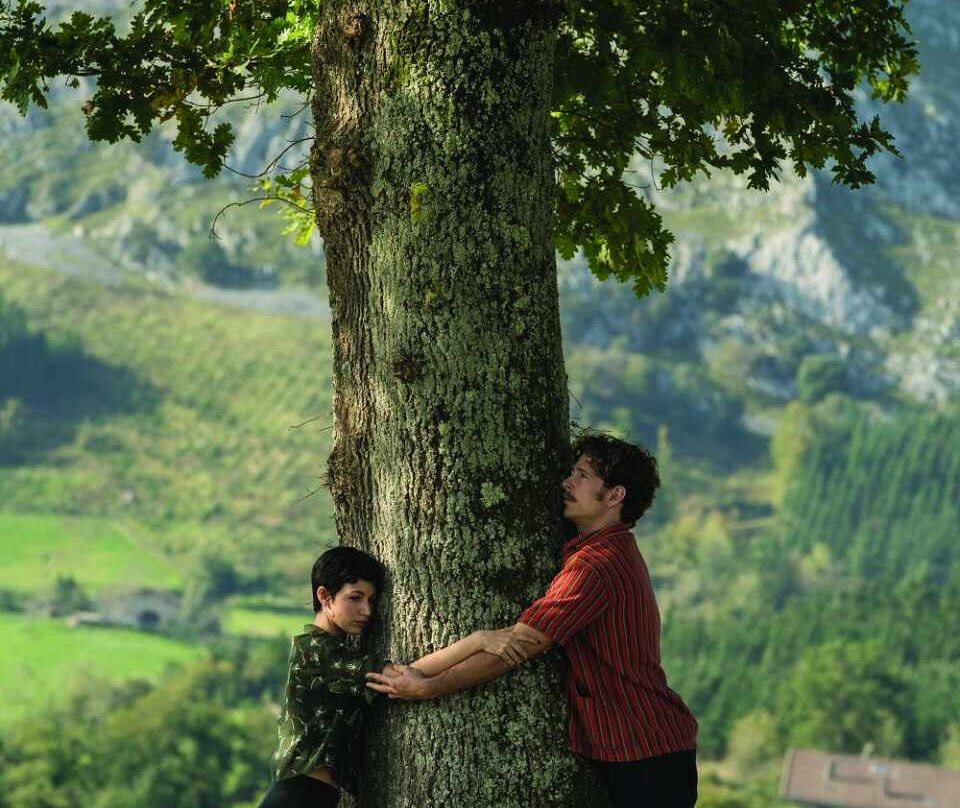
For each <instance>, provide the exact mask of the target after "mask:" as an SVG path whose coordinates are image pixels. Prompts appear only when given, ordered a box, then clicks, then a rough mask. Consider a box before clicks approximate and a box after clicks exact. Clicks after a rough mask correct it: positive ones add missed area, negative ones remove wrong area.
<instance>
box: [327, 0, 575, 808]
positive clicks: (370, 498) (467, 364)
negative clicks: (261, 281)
mask: <svg viewBox="0 0 960 808" xmlns="http://www.w3.org/2000/svg"><path fill="white" fill-rule="evenodd" d="M555 26H556V18H555V16H554V14H553V10H552V8H551V6H550V5H549V4H546V3H535V4H530V5H529V6H527V7H526V8H523V9H520V8H518V7H517V6H516V5H515V4H505V3H478V2H416V3H413V2H411V3H403V2H385V3H377V4H376V5H373V4H362V3H361V4H350V5H348V4H345V3H338V2H333V3H324V4H323V9H322V11H321V12H320V17H319V20H318V25H317V33H316V40H315V44H314V61H315V82H316V95H315V98H314V104H313V112H314V118H315V123H316V126H317V140H316V143H315V147H314V152H313V157H312V170H313V181H314V186H315V189H316V196H317V199H316V200H315V201H316V207H317V210H318V227H319V229H320V232H321V234H322V235H323V237H324V239H325V241H326V247H327V273H328V282H329V286H330V300H331V310H332V323H333V331H334V346H335V355H334V361H335V370H334V386H335V390H334V394H335V395H334V414H335V433H334V448H333V451H332V454H331V458H330V461H329V464H328V477H329V481H330V487H331V490H332V491H333V494H334V501H335V504H336V517H337V527H338V532H339V534H340V538H341V541H343V542H345V543H349V544H353V545H357V546H360V547H363V548H365V549H368V550H370V551H372V552H374V553H375V554H376V555H378V556H379V557H380V558H381V559H382V560H383V561H384V562H385V563H386V565H387V567H388V569H389V571H390V582H389V584H388V587H387V591H386V593H385V598H384V606H383V609H382V612H383V614H382V617H383V620H382V621H381V623H382V631H381V633H380V638H379V639H380V642H381V644H382V645H383V649H384V650H385V651H386V652H387V654H388V655H389V656H391V657H392V658H395V659H409V658H412V657H415V656H418V655H420V654H422V653H424V652H427V651H429V650H433V649H435V648H437V647H439V646H442V645H444V644H446V643H449V642H451V641H453V640H455V639H457V638H458V637H460V636H462V635H464V634H466V633H468V632H470V631H472V630H474V629H476V628H480V627H497V626H502V625H508V624H510V623H512V622H514V621H515V620H516V618H517V616H518V615H519V613H520V611H521V610H522V608H523V606H524V605H526V604H527V603H529V602H530V601H531V600H532V599H534V598H535V597H536V596H538V595H539V594H541V593H542V591H543V589H544V588H545V586H546V584H547V583H548V582H549V580H550V577H551V576H552V574H553V573H554V572H555V570H556V567H557V564H558V560H559V559H558V553H559V544H560V535H559V533H560V531H559V527H560V525H559V497H558V492H559V481H560V477H561V475H562V470H563V469H564V468H565V466H566V463H567V457H566V456H565V454H566V448H567V408H566V395H567V394H566V378H565V375H564V370H563V357H562V350H561V341H560V323H559V311H558V295H557V281H556V267H555V259H554V254H553V246H552V232H551V217H552V211H553V205H552V201H553V198H552V193H553V174H552V165H551V155H550V144H549V138H548V112H549V108H548V104H549V99H550V93H551V77H552V70H553V48H554V40H555V34H556V31H555ZM358 30H359V33H357V31H358ZM345 32H351V35H350V36H348V35H347V34H346V33H345ZM558 680H559V661H558V659H557V658H556V655H548V656H547V657H545V658H542V659H539V660H537V661H535V662H533V663H531V664H529V665H527V666H524V667H523V668H522V669H521V670H518V671H516V672H514V673H511V674H509V675H508V676H506V677H504V679H502V680H500V681H498V682H495V683H492V684H490V685H486V686H483V687H481V688H477V689H476V690H474V691H470V692H467V693H464V694H459V695H455V696H452V697H448V698H446V699H444V700H442V701H438V702H431V703H426V704H390V705H384V706H383V708H382V710H381V712H380V713H379V715H378V721H377V722H376V727H375V729H374V731H373V732H372V737H371V753H370V755H369V760H368V766H367V777H366V786H365V788H364V791H363V793H362V795H361V798H360V803H361V805H369V806H373V805H376V806H378V808H393V807H394V806H395V807H396V808H401V806H402V807H403V808H406V807H407V806H433V805H438V806H439V805H450V804H465V803H468V802H469V803H470V804H472V805H474V806H477V808H493V807H494V806H496V808H513V807H514V806H515V807H516V808H530V806H566V805H574V804H576V805H582V804H586V803H585V802H584V801H583V793H582V792H583V790H584V789H583V788H582V783H581V780H580V778H579V777H578V772H579V770H578V767H577V765H576V763H575V762H574V760H573V759H572V757H571V756H570V755H569V753H568V752H567V751H566V741H565V727H564V709H563V696H562V694H561V691H560V687H559V681H558Z"/></svg>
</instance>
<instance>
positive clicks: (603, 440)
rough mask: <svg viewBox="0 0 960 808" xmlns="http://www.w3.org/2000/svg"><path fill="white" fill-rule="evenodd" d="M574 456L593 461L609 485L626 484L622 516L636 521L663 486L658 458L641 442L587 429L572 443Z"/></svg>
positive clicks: (624, 486)
mask: <svg viewBox="0 0 960 808" xmlns="http://www.w3.org/2000/svg"><path fill="white" fill-rule="evenodd" d="M571 448H572V450H573V457H574V459H576V458H578V457H580V455H583V456H584V457H586V458H587V460H589V461H590V465H591V466H593V470H594V471H595V472H596V473H597V475H598V476H599V477H600V479H602V480H603V484H604V485H605V486H606V487H607V488H613V487H614V486H617V485H622V486H623V488H624V490H625V491H626V495H625V496H624V499H623V506H622V508H621V510H620V518H621V519H622V520H623V521H624V523H625V524H627V525H631V526H632V525H633V524H635V523H636V521H637V520H638V519H639V518H640V517H641V516H643V514H644V513H645V512H646V510H647V508H649V507H650V505H651V504H652V503H653V497H654V495H655V493H656V490H657V488H658V487H659V486H660V474H659V473H658V471H657V459H656V458H655V457H654V456H653V455H652V454H650V451H649V450H648V449H647V448H646V447H645V446H641V445H639V444H634V443H627V441H625V440H620V439H619V438H615V437H613V436H612V435H605V434H603V433H602V432H584V433H582V434H581V435H580V436H579V437H577V439H576V440H575V441H574V442H573V446H572V447H571Z"/></svg>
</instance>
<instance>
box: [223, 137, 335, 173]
mask: <svg viewBox="0 0 960 808" xmlns="http://www.w3.org/2000/svg"><path fill="white" fill-rule="evenodd" d="M308 140H316V138H314V137H313V136H310V137H301V138H297V139H296V140H288V141H287V143H288V144H289V145H287V146H286V147H285V148H284V149H283V150H282V151H281V152H280V154H278V155H277V156H276V157H274V158H273V159H272V160H271V161H270V162H269V163H267V167H266V168H265V169H263V171H261V172H260V173H259V174H245V173H244V172H242V171H238V170H237V169H235V168H233V167H231V166H228V165H227V164H226V163H224V164H223V167H224V168H225V169H227V171H232V172H233V173H234V174H239V175H240V176H241V177H246V178H247V179H250V180H256V179H259V178H260V177H262V176H264V174H269V173H270V172H271V171H273V169H274V168H275V167H276V165H277V163H279V162H280V160H281V159H282V158H283V155H285V154H286V153H287V152H288V151H290V149H292V148H293V147H294V146H296V145H298V144H300V143H305V142H306V141H308ZM301 165H302V163H301Z"/></svg>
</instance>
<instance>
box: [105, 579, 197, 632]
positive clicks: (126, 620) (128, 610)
mask: <svg viewBox="0 0 960 808" xmlns="http://www.w3.org/2000/svg"><path fill="white" fill-rule="evenodd" d="M98 606H99V613H100V615H101V616H102V618H103V621H104V622H105V623H108V624H110V625H114V626H129V627H131V628H138V629H159V628H164V627H166V626H167V625H169V624H170V623H171V622H172V621H173V620H174V619H175V618H176V616H177V613H178V612H179V610H180V596H179V595H177V594H176V593H175V592H169V591H166V590H162V589H137V590H133V591H131V592H116V593H113V594H111V595H106V596H104V597H103V598H102V599H101V601H100V603H99V604H98Z"/></svg>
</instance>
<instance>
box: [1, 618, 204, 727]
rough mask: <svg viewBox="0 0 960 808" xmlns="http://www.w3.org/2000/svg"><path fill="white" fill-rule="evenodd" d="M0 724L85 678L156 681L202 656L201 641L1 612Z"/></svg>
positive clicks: (47, 701)
mask: <svg viewBox="0 0 960 808" xmlns="http://www.w3.org/2000/svg"><path fill="white" fill-rule="evenodd" d="M0 647H2V648H3V654H0V682H2V683H3V690H4V693H5V696H4V698H3V699H2V700H0V728H2V727H4V726H8V725H9V724H10V723H11V722H13V721H16V720H17V719H19V718H22V717H24V716H27V715H30V714H31V713H33V712H36V711H37V710H40V709H42V708H43V707H44V706H46V705H49V704H54V703H56V702H57V701H58V700H59V699H62V698H63V697H64V696H65V695H66V694H67V693H69V691H70V689H71V688H72V687H74V686H75V685H76V683H77V682H78V681H81V680H82V679H83V678H85V677H97V678H106V679H110V680H114V681H122V680H126V679H138V678H142V679H155V678H157V677H159V676H160V675H161V674H162V673H163V671H164V670H165V669H166V668H167V666H169V665H171V664H176V663H181V662H188V661H190V660H192V659H196V658H198V657H200V656H201V655H202V654H203V649H202V648H201V647H200V646H197V645H189V644H187V643H183V642H179V641H177V640H172V639H169V638H167V637H161V636H157V635H153V634H145V633H143V632H138V631H128V630H125V629H116V628H75V629H74V628H69V627H68V626H66V625H65V624H64V623H63V621H61V620H53V619H47V618H30V617H25V616H22V615H14V614H4V613H0Z"/></svg>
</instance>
